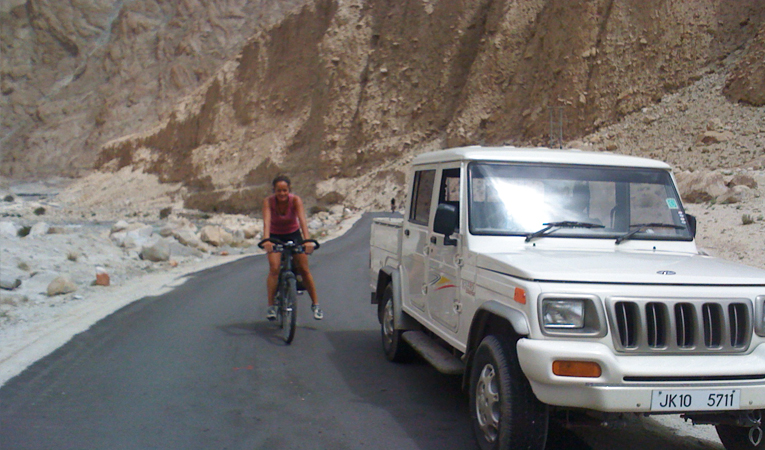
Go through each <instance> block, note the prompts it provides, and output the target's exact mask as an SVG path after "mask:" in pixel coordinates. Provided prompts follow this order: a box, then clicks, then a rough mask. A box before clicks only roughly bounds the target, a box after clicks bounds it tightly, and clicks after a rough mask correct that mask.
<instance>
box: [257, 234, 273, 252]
mask: <svg viewBox="0 0 765 450" xmlns="http://www.w3.org/2000/svg"><path fill="white" fill-rule="evenodd" d="M258 247H260V248H262V249H263V250H265V251H266V253H273V252H274V242H273V241H271V238H265V239H263V240H262V241H260V242H258Z"/></svg>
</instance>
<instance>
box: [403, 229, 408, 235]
mask: <svg viewBox="0 0 765 450" xmlns="http://www.w3.org/2000/svg"><path fill="white" fill-rule="evenodd" d="M404 236H409V229H408V228H407V229H406V230H404Z"/></svg>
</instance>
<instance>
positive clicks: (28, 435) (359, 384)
mask: <svg viewBox="0 0 765 450" xmlns="http://www.w3.org/2000/svg"><path fill="white" fill-rule="evenodd" d="M370 223H371V215H366V216H364V217H363V218H362V219H361V220H360V221H359V222H358V223H357V224H356V226H354V228H353V229H352V230H351V231H350V232H349V233H347V234H346V235H345V236H344V237H342V238H341V239H337V240H334V241H331V242H328V243H326V244H325V245H323V246H322V248H321V249H320V250H318V251H317V252H316V253H315V254H314V255H313V256H311V266H312V270H313V272H314V275H315V277H316V279H317V281H318V289H319V293H320V296H321V302H322V305H323V308H324V311H325V319H324V320H323V321H314V320H313V319H312V318H311V317H310V314H309V308H308V305H309V303H310V302H309V299H308V297H307V295H306V296H304V297H302V298H301V303H300V309H299V311H298V330H297V335H296V338H295V341H294V342H293V344H292V345H291V346H286V345H284V343H283V342H282V341H281V340H280V338H279V336H278V334H277V328H276V327H275V326H274V325H273V324H271V323H269V322H267V321H266V320H265V319H264V314H265V306H264V304H265V300H264V294H265V287H264V280H265V276H266V271H267V263H266V260H265V257H264V256H262V255H261V256H255V257H251V258H246V259H242V260H239V261H237V262H234V263H231V264H227V265H224V266H219V267H216V268H214V269H210V270H206V271H204V272H200V273H197V274H195V275H192V276H191V277H190V278H189V280H188V281H187V282H186V283H185V284H183V285H182V286H180V287H179V288H176V289H175V290H173V291H172V292H170V293H167V294H164V295H162V296H159V297H150V298H144V299H142V300H140V301H138V302H135V303H133V304H132V305H130V306H128V307H126V308H124V309H122V310H120V311H118V312H117V313H115V314H113V315H112V316H110V317H108V318H106V319H104V320H102V321H100V322H98V323H97V324H95V325H94V326H93V327H92V328H91V329H90V330H88V331H86V332H84V333H82V334H80V335H78V336H76V337H75V338H74V339H73V340H72V341H70V342H69V343H68V344H66V345H65V346H63V347H62V348H60V349H59V350H57V351H56V352H54V353H53V354H51V355H50V356H48V357H46V358H44V359H43V360H41V361H39V362H37V363H36V364H34V365H33V366H31V367H30V368H29V369H27V370H26V371H25V372H23V373H22V374H21V375H19V376H17V377H16V378H14V379H12V380H10V381H9V382H8V383H6V384H5V385H4V386H3V387H2V389H0V449H2V450H17V449H34V450H40V449H82V450H84V449H103V450H117V449H131V450H132V449H167V450H169V449H179V450H180V449H183V450H189V449H248V450H253V449H264V450H271V449H290V450H292V449H321V450H325V449H332V450H339V449H396V450H406V449H420V450H431V449H432V450H450V449H455V450H456V449H460V450H475V449H476V445H475V443H474V440H473V436H472V431H471V429H470V422H469V419H468V414H467V397H466V395H465V394H464V393H463V392H462V391H461V390H460V379H459V378H457V377H447V376H443V375H440V374H439V373H437V372H436V371H435V370H433V369H432V368H431V367H430V366H428V365H427V364H425V363H422V362H419V363H413V364H408V365H398V364H392V363H389V362H388V361H386V360H385V358H384V357H383V354H382V351H381V349H380V338H379V325H378V324H377V321H376V318H375V313H374V311H375V309H374V307H373V306H372V305H370V304H369V292H368V280H367V277H368V258H369V250H368V242H369V241H368V239H369V226H370ZM646 426H647V425H646V423H645V422H643V421H637V422H635V423H633V424H631V425H629V426H628V427H627V428H626V429H622V430H610V429H602V428H598V427H585V428H579V427H574V428H573V430H574V431H571V430H572V429H563V428H561V427H560V426H555V427H554V428H553V430H552V431H551V434H550V442H549V444H548V450H563V449H566V450H578V449H581V450H605V449H614V448H620V449H621V448H623V449H631V448H636V449H637V448H640V449H644V448H652V449H654V450H661V449H665V448H666V449H680V450H710V449H718V448H720V447H719V446H714V445H711V444H708V443H704V442H701V441H698V440H696V439H683V440H680V439H679V438H677V437H674V436H673V435H672V433H667V431H666V430H665V429H662V428H661V427H658V428H656V429H655V427H651V429H648V430H647V429H646Z"/></svg>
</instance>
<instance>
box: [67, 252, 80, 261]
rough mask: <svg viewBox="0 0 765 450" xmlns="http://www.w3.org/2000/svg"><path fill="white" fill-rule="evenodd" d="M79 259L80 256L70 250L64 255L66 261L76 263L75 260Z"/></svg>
mask: <svg viewBox="0 0 765 450" xmlns="http://www.w3.org/2000/svg"><path fill="white" fill-rule="evenodd" d="M79 257H80V254H79V253H77V252H75V251H74V250H70V251H69V253H67V254H66V259H68V260H69V261H72V262H77V259H78V258H79Z"/></svg>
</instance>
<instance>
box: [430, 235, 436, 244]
mask: <svg viewBox="0 0 765 450" xmlns="http://www.w3.org/2000/svg"><path fill="white" fill-rule="evenodd" d="M430 243H431V244H435V243H436V237H435V236H431V237H430Z"/></svg>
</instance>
